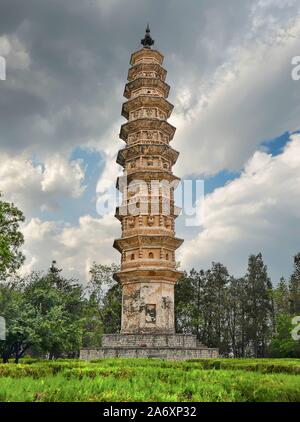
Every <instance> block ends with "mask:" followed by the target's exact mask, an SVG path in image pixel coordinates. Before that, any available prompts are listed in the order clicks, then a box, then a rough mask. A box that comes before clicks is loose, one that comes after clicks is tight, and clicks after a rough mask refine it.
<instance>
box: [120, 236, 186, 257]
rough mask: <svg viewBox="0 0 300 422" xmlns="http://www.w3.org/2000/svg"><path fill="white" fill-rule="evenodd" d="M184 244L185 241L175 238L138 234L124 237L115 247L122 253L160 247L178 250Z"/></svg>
mask: <svg viewBox="0 0 300 422" xmlns="http://www.w3.org/2000/svg"><path fill="white" fill-rule="evenodd" d="M182 243H183V239H179V238H177V237H173V236H166V235H165V234H163V235H152V234H151V235H144V234H138V235H135V236H130V237H123V238H121V239H116V240H115V241H114V244H113V247H114V248H115V249H116V250H117V251H119V252H120V253H122V252H123V251H125V250H130V249H133V248H141V247H144V248H146V247H154V246H155V247H160V248H168V249H171V250H174V251H175V250H176V249H177V248H179V246H181V245H182Z"/></svg>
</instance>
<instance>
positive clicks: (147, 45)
mask: <svg viewBox="0 0 300 422" xmlns="http://www.w3.org/2000/svg"><path fill="white" fill-rule="evenodd" d="M141 44H142V45H143V46H144V48H151V45H153V44H154V40H153V39H152V38H151V35H150V28H149V23H148V24H147V28H146V34H145V37H144V38H143V39H142V40H141Z"/></svg>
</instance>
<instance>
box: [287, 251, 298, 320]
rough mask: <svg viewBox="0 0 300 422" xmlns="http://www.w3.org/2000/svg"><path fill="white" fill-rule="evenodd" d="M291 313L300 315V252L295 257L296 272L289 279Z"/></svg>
mask: <svg viewBox="0 0 300 422" xmlns="http://www.w3.org/2000/svg"><path fill="white" fill-rule="evenodd" d="M288 288H289V301H290V313H291V314H292V315H300V253H298V254H297V255H296V256H295V257H294V272H293V274H292V275H291V278H290V281H289V286H288Z"/></svg>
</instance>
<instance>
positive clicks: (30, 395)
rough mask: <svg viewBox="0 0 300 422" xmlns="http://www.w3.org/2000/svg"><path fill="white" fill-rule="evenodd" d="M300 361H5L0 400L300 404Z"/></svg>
mask: <svg viewBox="0 0 300 422" xmlns="http://www.w3.org/2000/svg"><path fill="white" fill-rule="evenodd" d="M299 370H300V365H299V361H296V360H286V359H257V360H255V359H207V360H206V359H201V360H192V361H189V362H176V361H162V360H156V359H155V360H152V359H103V360H98V361H96V362H94V363H93V362H91V363H87V362H83V361H76V360H75V361H71V360H64V361H57V362H50V361H49V362H42V361H41V362H34V363H31V364H23V365H10V364H8V365H0V401H35V402H52V401H69V402H71V401H121V402H125V401H141V402H145V401H156V402H163V401H166V402H169V401H178V402H181V401H190V402H192V401H207V402H208V401H210V402H211V401H213V402H234V401H238V402H269V401H273V402H276V401H277V402H279V401H280V402H281V401H286V402H288V401H290V402H298V401H299V400H300V378H299V376H297V374H299Z"/></svg>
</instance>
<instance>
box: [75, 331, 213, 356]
mask: <svg viewBox="0 0 300 422" xmlns="http://www.w3.org/2000/svg"><path fill="white" fill-rule="evenodd" d="M218 356H219V352H218V349H209V348H207V347H205V346H203V345H201V344H199V342H198V341H197V339H196V336H194V335H183V334H148V335H147V334H105V335H104V336H103V338H102V348H101V349H99V350H91V349H84V350H81V351H80V358H81V359H85V360H92V359H99V358H117V357H122V358H143V357H148V358H160V359H175V360H182V359H194V358H214V357H218Z"/></svg>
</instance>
